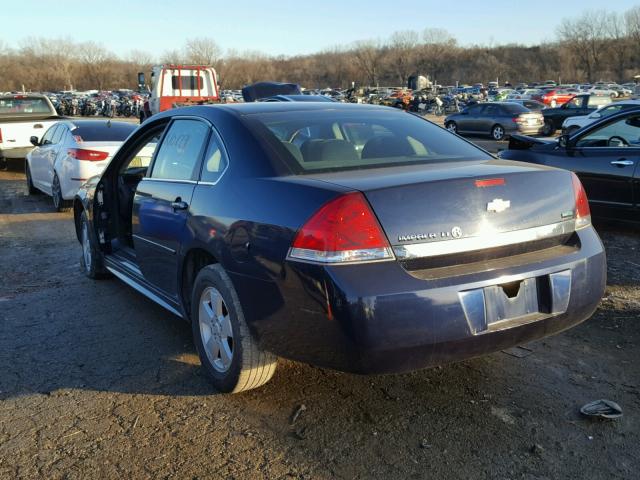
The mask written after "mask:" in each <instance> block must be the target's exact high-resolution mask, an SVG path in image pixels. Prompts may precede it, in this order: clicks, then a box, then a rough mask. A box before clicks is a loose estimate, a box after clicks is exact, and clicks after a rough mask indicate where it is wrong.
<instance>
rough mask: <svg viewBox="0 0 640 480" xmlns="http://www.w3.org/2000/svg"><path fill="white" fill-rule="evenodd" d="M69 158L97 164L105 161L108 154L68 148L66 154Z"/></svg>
mask: <svg viewBox="0 0 640 480" xmlns="http://www.w3.org/2000/svg"><path fill="white" fill-rule="evenodd" d="M67 153H68V154H69V156H70V157H72V158H75V159H76V160H87V161H89V162H99V161H100V160H106V159H107V157H108V156H109V153H108V152H101V151H99V150H87V149H86V148H70V149H69V151H68V152H67Z"/></svg>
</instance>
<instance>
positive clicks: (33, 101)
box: [0, 97, 55, 115]
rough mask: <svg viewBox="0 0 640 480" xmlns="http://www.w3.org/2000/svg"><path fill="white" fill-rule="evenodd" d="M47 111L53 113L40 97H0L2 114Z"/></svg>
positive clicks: (0, 112) (0, 113) (0, 111)
mask: <svg viewBox="0 0 640 480" xmlns="http://www.w3.org/2000/svg"><path fill="white" fill-rule="evenodd" d="M16 113H17V114H21V113H24V114H29V113H49V114H51V115H54V114H55V112H54V111H52V110H51V107H49V104H48V103H47V101H46V100H45V99H44V98H41V97H3V98H0V115H2V114H16Z"/></svg>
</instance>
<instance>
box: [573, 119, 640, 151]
mask: <svg viewBox="0 0 640 480" xmlns="http://www.w3.org/2000/svg"><path fill="white" fill-rule="evenodd" d="M576 147H636V148H638V147H640V115H634V116H631V117H626V118H621V119H619V120H616V121H615V122H612V123H609V124H607V125H604V126H602V127H600V128H598V129H596V130H592V131H591V132H589V133H587V134H586V135H583V136H582V137H580V139H579V140H578V142H577V143H576Z"/></svg>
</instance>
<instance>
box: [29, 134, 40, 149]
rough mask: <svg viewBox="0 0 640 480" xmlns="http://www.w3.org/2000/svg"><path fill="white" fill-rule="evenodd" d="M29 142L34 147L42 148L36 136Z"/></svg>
mask: <svg viewBox="0 0 640 480" xmlns="http://www.w3.org/2000/svg"><path fill="white" fill-rule="evenodd" d="M29 142H31V145H33V146H34V147H39V146H40V142H39V141H38V137H36V136H35V135H34V136H32V137H31V138H29Z"/></svg>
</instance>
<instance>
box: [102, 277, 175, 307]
mask: <svg viewBox="0 0 640 480" xmlns="http://www.w3.org/2000/svg"><path fill="white" fill-rule="evenodd" d="M106 268H107V270H109V271H110V272H111V273H113V274H114V275H115V276H116V277H118V278H119V279H120V280H122V281H123V282H124V283H126V284H127V285H129V286H130V287H132V288H134V289H135V290H137V291H138V292H140V293H141V294H143V295H144V296H145V297H147V298H148V299H150V300H153V301H154V302H156V303H157V304H158V305H160V306H161V307H164V308H166V309H167V310H169V311H170V312H171V313H173V314H174V315H177V316H178V317H180V318H183V316H182V314H181V313H180V312H179V311H178V310H176V309H175V308H173V307H172V306H171V305H169V304H168V303H167V302H165V301H164V300H162V299H161V298H160V297H159V296H157V295H156V294H155V293H153V292H151V291H149V290H147V289H146V288H145V287H143V286H142V285H140V284H139V283H138V282H136V281H135V280H133V279H131V278H129V277H127V276H126V275H125V274H124V273H121V272H119V271H118V270H116V269H115V268H113V267H109V266H107V267H106Z"/></svg>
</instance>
